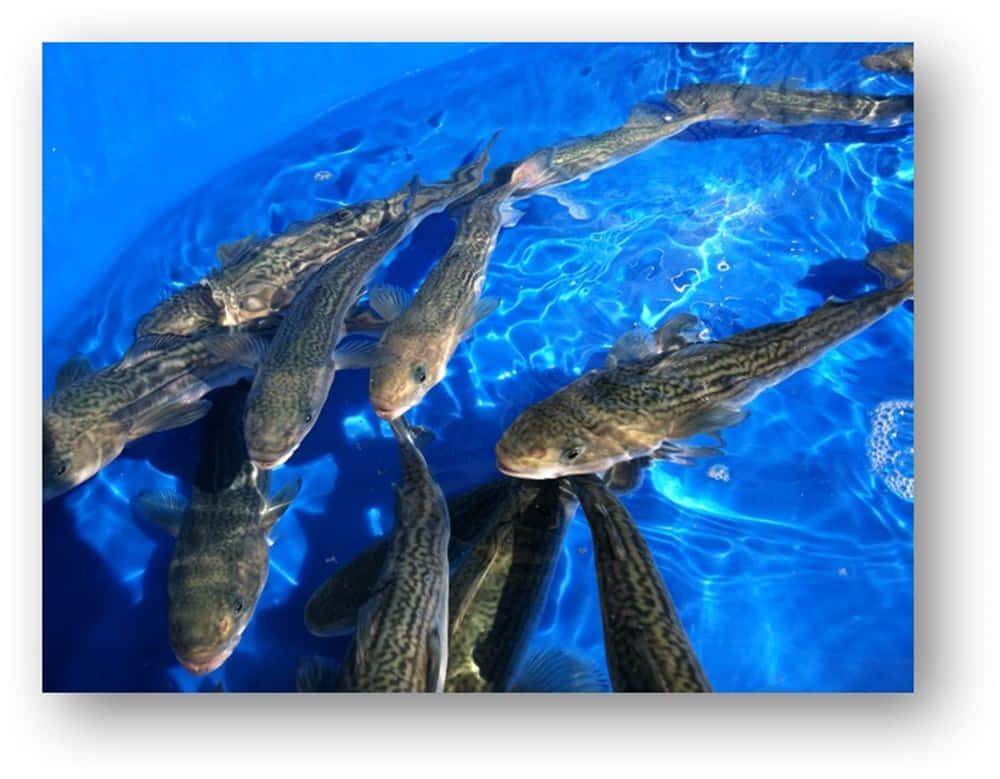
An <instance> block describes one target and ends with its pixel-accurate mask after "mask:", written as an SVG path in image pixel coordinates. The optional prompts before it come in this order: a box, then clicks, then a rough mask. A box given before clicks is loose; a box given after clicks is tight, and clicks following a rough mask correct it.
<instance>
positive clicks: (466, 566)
mask: <svg viewBox="0 0 1000 779" xmlns="http://www.w3.org/2000/svg"><path fill="white" fill-rule="evenodd" d="M575 508H576V501H575V500H574V499H573V498H572V496H571V495H570V494H569V493H568V491H567V489H566V486H565V484H564V483H562V482H561V481H515V482H513V483H512V487H511V491H510V494H509V496H508V497H507V499H506V500H505V501H504V502H503V504H502V505H501V507H500V509H499V514H498V516H497V518H496V520H495V522H494V523H493V524H492V526H491V527H490V529H489V531H488V532H487V533H486V534H485V535H484V536H483V537H482V538H481V540H480V541H479V542H478V543H477V544H476V545H475V546H474V547H473V548H472V549H470V550H469V552H468V554H467V555H466V557H465V559H464V560H463V561H462V563H461V564H460V565H459V567H458V568H457V569H456V571H455V573H454V575H453V576H452V580H451V585H450V587H451V592H450V596H449V603H448V614H449V651H448V675H447V679H446V681H445V690H446V691H447V692H505V691H506V690H507V689H508V688H509V686H510V685H511V683H512V679H513V676H514V674H515V673H516V672H517V670H518V666H519V664H520V662H521V660H522V659H523V655H524V649H525V647H526V646H527V644H528V642H529V641H530V640H531V637H532V634H533V632H534V629H535V626H536V625H537V623H538V617H539V615H540V613H541V607H542V605H543V603H544V600H545V594H546V592H547V590H548V587H549V584H550V583H551V581H552V575H553V573H554V572H555V564H556V562H557V560H558V557H559V551H560V549H561V547H562V542H563V539H564V538H565V535H566V530H567V529H568V527H569V523H570V520H571V519H572V517H573V512H574V510H575Z"/></svg>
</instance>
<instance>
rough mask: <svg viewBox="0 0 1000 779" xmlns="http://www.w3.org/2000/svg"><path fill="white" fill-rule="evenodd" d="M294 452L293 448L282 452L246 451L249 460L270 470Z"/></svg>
mask: <svg viewBox="0 0 1000 779" xmlns="http://www.w3.org/2000/svg"><path fill="white" fill-rule="evenodd" d="M294 453H295V450H294V449H293V450H292V451H290V452H287V453H283V454H274V453H272V452H247V454H248V455H249V457H250V462H252V463H253V464H254V465H256V466H257V467H258V468H263V469H264V470H265V471H270V470H272V469H274V468H277V467H278V466H279V465H284V464H285V462H286V461H287V460H288V458H289V457H291V456H292V454H294Z"/></svg>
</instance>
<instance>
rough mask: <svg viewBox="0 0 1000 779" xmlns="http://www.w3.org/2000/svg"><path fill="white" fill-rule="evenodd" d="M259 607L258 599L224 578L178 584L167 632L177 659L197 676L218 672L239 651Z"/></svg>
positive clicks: (170, 602) (169, 609) (172, 595)
mask: <svg viewBox="0 0 1000 779" xmlns="http://www.w3.org/2000/svg"><path fill="white" fill-rule="evenodd" d="M206 585H207V586H206ZM255 606H256V597H254V596H253V595H252V594H251V593H250V592H247V591H246V590H245V589H244V588H241V587H239V586H233V584H232V583H231V582H226V581H225V580H224V577H212V578H208V577H207V576H206V577H205V578H204V579H203V580H201V581H200V582H199V580H198V578H197V577H195V576H189V577H187V578H186V579H184V580H182V581H179V582H174V586H173V587H171V588H170V597H169V599H168V603H167V631H168V634H169V639H170V648H171V649H172V650H173V652H174V655H175V656H176V657H177V660H178V661H179V662H180V664H181V665H183V666H184V667H185V668H186V669H187V670H188V671H190V672H191V673H193V674H198V675H202V674H207V673H211V672H212V671H214V670H215V669H216V668H218V667H219V666H220V665H222V664H223V663H224V662H225V661H226V660H227V659H228V658H229V656H230V655H231V654H232V653H233V650H234V649H236V646H237V645H238V644H239V642H240V638H241V637H242V635H243V631H244V630H246V627H247V625H248V624H249V623H250V617H251V616H252V615H253V610H254V607H255Z"/></svg>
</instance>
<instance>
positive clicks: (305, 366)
mask: <svg viewBox="0 0 1000 779" xmlns="http://www.w3.org/2000/svg"><path fill="white" fill-rule="evenodd" d="M485 164H486V152H483V154H481V155H480V156H479V157H477V158H476V159H475V160H473V161H472V162H471V163H469V164H468V165H466V166H463V167H462V168H459V169H458V170H456V171H455V172H454V173H453V174H452V176H451V177H450V178H449V179H447V180H446V181H444V182H441V183H438V184H434V185H431V186H430V187H423V188H421V189H417V190H415V191H414V193H413V195H412V197H411V199H410V204H409V206H408V210H407V211H406V213H405V214H404V215H403V216H402V217H400V218H399V219H397V220H396V221H395V222H393V223H392V224H390V225H389V226H388V227H385V228H383V229H382V230H381V231H380V232H378V233H376V234H375V235H374V236H372V237H371V238H368V239H367V240H365V241H362V242H361V243H358V244H356V245H354V246H352V247H350V248H349V249H347V250H346V251H344V252H343V253H342V254H341V255H340V256H339V257H338V258H337V260H336V261H335V262H332V263H329V264H328V265H326V266H324V267H323V268H322V270H320V271H319V272H318V273H316V274H315V275H314V276H313V277H312V278H311V279H310V280H309V283H308V284H307V285H306V286H305V288H304V289H303V290H302V291H301V292H300V293H299V294H298V296H297V297H296V298H295V301H294V302H293V303H292V305H291V306H290V307H289V308H288V309H287V310H286V312H285V314H284V316H283V317H282V319H281V324H280V325H279V326H278V330H277V332H276V333H275V336H274V339H273V340H272V342H271V345H270V347H269V348H265V347H264V346H263V345H262V344H261V343H259V342H255V341H254V340H253V339H250V338H248V339H246V340H245V343H244V348H242V349H240V350H237V351H236V352H230V353H228V355H227V356H228V357H229V358H230V359H232V360H234V361H243V362H245V363H246V364H248V365H252V366H254V367H256V371H257V373H256V377H255V378H254V384H253V388H252V389H251V391H250V397H249V398H248V400H247V413H246V442H247V449H248V450H249V452H250V457H251V458H252V459H253V461H254V462H255V463H257V464H258V465H260V466H261V467H265V468H274V467H276V466H278V465H280V464H281V463H283V462H284V461H285V460H287V459H288V458H289V457H290V456H291V455H292V453H294V451H295V450H296V449H297V448H298V446H299V444H300V443H301V442H302V440H303V439H304V438H305V436H306V435H307V434H308V433H309V431H310V430H311V429H312V427H313V425H314V424H315V422H316V419H317V418H318V417H319V414H320V411H321V410H322V408H323V405H324V403H325V402H326V398H327V395H328V394H329V392H330V387H331V385H332V384H333V377H334V373H335V372H336V370H337V369H338V368H344V367H361V366H365V367H367V366H368V365H370V361H371V359H372V357H371V354H370V353H368V354H360V353H357V352H355V353H353V354H347V353H346V352H345V351H341V352H340V353H338V355H334V349H335V347H336V346H337V343H338V341H340V339H341V337H342V336H343V334H344V331H345V325H344V322H345V318H346V317H347V315H348V313H349V312H350V311H351V310H352V309H353V307H354V304H355V302H356V301H357V299H358V297H359V296H360V294H361V292H362V290H363V288H364V285H365V283H366V282H367V281H368V278H369V277H370V276H371V274H372V273H373V272H374V271H375V269H376V268H377V267H378V265H379V263H380V262H382V260H383V259H384V258H385V256H386V255H387V254H388V253H389V252H390V251H391V250H392V249H393V248H394V247H395V246H396V245H397V244H398V243H399V242H400V241H402V240H403V238H405V237H406V236H407V235H408V234H409V232H410V231H411V230H412V229H413V228H414V227H415V226H416V225H417V224H418V223H419V221H420V220H421V219H422V218H423V217H425V216H427V215H428V214H431V213H433V212H435V211H440V210H441V209H443V208H446V207H447V206H448V204H449V203H451V202H452V201H453V200H454V199H455V198H458V197H460V196H462V195H463V194H465V193H467V192H470V191H471V190H472V189H474V188H475V186H476V184H478V182H479V180H480V178H481V177H482V171H483V167H484V166H485Z"/></svg>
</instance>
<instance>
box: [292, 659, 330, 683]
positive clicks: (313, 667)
mask: <svg viewBox="0 0 1000 779" xmlns="http://www.w3.org/2000/svg"><path fill="white" fill-rule="evenodd" d="M295 690H296V692H336V691H337V666H336V664H335V663H334V662H333V660H331V659H330V658H329V657H321V656H319V655H313V656H312V657H303V658H302V659H301V660H299V664H298V667H296V669H295Z"/></svg>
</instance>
